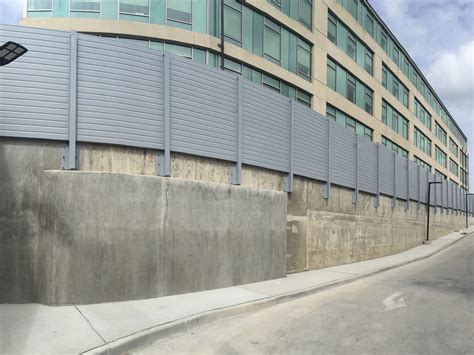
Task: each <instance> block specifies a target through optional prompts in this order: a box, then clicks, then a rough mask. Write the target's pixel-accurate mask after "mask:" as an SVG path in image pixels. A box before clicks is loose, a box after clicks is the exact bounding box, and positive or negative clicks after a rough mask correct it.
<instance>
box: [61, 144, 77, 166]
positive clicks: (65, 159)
mask: <svg viewBox="0 0 474 355" xmlns="http://www.w3.org/2000/svg"><path fill="white" fill-rule="evenodd" d="M75 153H76V154H75V159H74V166H75V167H74V169H71V168H70V166H71V164H69V159H70V155H69V147H68V146H67V145H63V146H62V147H61V169H62V170H77V169H79V151H78V150H76V152H75Z"/></svg>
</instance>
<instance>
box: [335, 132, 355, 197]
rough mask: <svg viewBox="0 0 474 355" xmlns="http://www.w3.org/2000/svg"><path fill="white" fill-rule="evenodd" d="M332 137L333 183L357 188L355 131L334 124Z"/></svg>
mask: <svg viewBox="0 0 474 355" xmlns="http://www.w3.org/2000/svg"><path fill="white" fill-rule="evenodd" d="M330 137H331V140H330V143H329V149H330V150H331V153H330V154H329V155H330V157H331V158H330V162H329V163H330V169H331V182H333V183H334V184H337V185H342V186H346V187H350V188H355V180H356V176H355V172H356V135H355V133H354V132H353V131H351V130H349V129H346V128H345V127H343V126H341V125H339V124H337V123H333V124H331V132H330Z"/></svg>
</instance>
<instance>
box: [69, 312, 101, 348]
mask: <svg viewBox="0 0 474 355" xmlns="http://www.w3.org/2000/svg"><path fill="white" fill-rule="evenodd" d="M74 308H76V309H77V311H78V312H79V314H80V315H81V316H82V318H84V319H85V320H86V322H87V323H88V324H89V325H90V327H91V328H92V330H93V331H94V332H95V333H96V334H97V335H98V336H99V338H100V339H101V340H102V341H103V342H104V344H107V341H106V340H105V339H104V338H102V335H100V333H99V332H98V331H97V329H95V328H94V326H93V325H92V323H91V322H90V321H89V319H87V317H86V316H85V315H84V314H83V313H82V312H81V310H80V309H79V307H77V305H74Z"/></svg>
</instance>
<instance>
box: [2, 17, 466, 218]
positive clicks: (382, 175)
mask: <svg viewBox="0 0 474 355" xmlns="http://www.w3.org/2000/svg"><path fill="white" fill-rule="evenodd" d="M6 40H13V41H17V42H19V43H21V44H23V45H24V46H26V47H27V48H28V50H29V52H28V55H25V56H23V57H22V58H21V60H18V61H15V62H13V63H12V64H10V65H8V66H4V67H2V68H0V136H4V137H23V138H39V139H50V140H60V141H65V142H68V153H67V154H66V161H65V162H64V164H65V168H67V169H74V168H76V166H75V164H76V162H75V154H76V153H75V150H76V142H93V143H106V144H116V145H125V146H134V147H142V148H150V149H156V150H157V152H158V153H157V154H158V166H159V168H158V172H157V173H158V174H159V175H162V176H169V175H170V173H171V168H170V167H171V161H170V159H171V154H170V153H171V152H179V153H186V154H193V155H198V156H204V157H209V158H216V159H221V160H225V161H229V162H233V163H234V168H233V171H232V183H233V184H240V181H241V169H242V164H248V165H253V166H258V167H262V168H267V169H271V170H275V171H279V172H283V173H285V174H287V178H286V179H285V190H286V191H292V189H293V176H294V175H298V176H303V177H307V178H311V179H315V180H320V181H324V182H325V183H326V190H325V198H329V197H330V191H331V185H332V184H335V185H340V186H344V187H347V188H350V189H353V190H354V193H353V202H354V203H356V202H357V197H358V193H359V191H363V192H367V193H370V194H373V195H374V196H375V206H378V201H379V196H380V194H384V195H388V196H391V197H392V198H393V206H395V204H396V199H402V200H405V201H406V208H409V207H410V204H409V203H408V202H409V201H410V200H412V201H416V202H417V203H418V208H419V206H420V203H426V199H427V188H428V182H429V181H441V180H442V184H438V185H435V186H436V188H435V189H434V191H433V193H432V195H431V196H432V199H431V201H430V202H431V204H432V205H433V206H437V207H440V208H444V209H450V210H452V211H463V210H464V207H465V206H464V204H465V199H464V196H465V193H466V192H465V191H464V190H463V189H461V188H459V187H458V186H456V185H455V184H454V183H452V182H448V181H446V180H444V179H441V178H438V177H436V176H434V175H432V174H430V173H429V172H428V171H426V170H425V169H424V168H422V167H420V166H419V165H417V164H415V163H414V162H413V161H410V160H408V159H406V158H402V157H400V156H398V155H396V154H395V153H393V152H391V151H389V150H388V149H386V148H385V147H384V146H381V145H380V144H373V143H371V142H370V141H368V140H367V139H365V138H363V137H360V136H358V135H356V134H355V133H354V132H353V131H351V130H349V129H347V128H345V127H343V126H341V125H339V124H337V123H335V122H333V121H332V120H328V119H326V118H325V117H324V116H322V115H320V114H318V113H316V112H315V111H313V110H311V109H310V108H308V107H306V106H304V105H302V104H300V103H298V102H296V101H294V100H292V99H288V98H287V97H285V96H282V95H279V94H278V93H275V92H273V91H271V90H270V89H267V88H265V87H261V86H257V85H255V84H253V83H252V82H250V81H246V80H244V79H242V78H241V77H240V76H238V75H237V74H233V73H230V72H226V71H221V70H219V69H214V68H210V67H207V66H206V65H203V64H200V63H196V62H193V61H191V60H188V59H186V58H181V57H178V56H174V55H171V54H168V53H162V52H159V51H156V50H153V49H147V48H143V47H139V46H135V45H133V44H130V43H124V42H120V41H116V40H112V39H106V38H99V37H95V36H88V35H83V34H77V33H75V32H60V31H52V30H43V29H35V28H28V27H20V26H9V25H0V41H6ZM470 209H471V210H474V208H472V207H471V208H470Z"/></svg>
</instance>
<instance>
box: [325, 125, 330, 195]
mask: <svg viewBox="0 0 474 355" xmlns="http://www.w3.org/2000/svg"><path fill="white" fill-rule="evenodd" d="M326 121H327V125H328V136H327V139H328V140H327V147H328V165H327V169H328V175H327V184H326V189H325V191H324V196H323V198H325V199H327V200H329V197H330V196H331V120H329V119H328V120H326Z"/></svg>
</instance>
